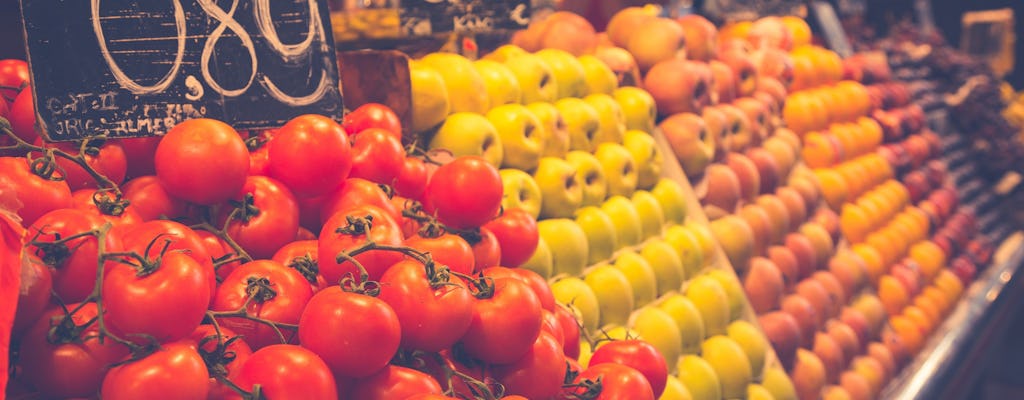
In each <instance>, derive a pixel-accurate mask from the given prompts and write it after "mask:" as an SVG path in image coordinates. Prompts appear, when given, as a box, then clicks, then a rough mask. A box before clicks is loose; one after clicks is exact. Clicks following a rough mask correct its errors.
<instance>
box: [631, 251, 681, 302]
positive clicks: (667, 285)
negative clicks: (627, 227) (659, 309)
mask: <svg viewBox="0 0 1024 400" xmlns="http://www.w3.org/2000/svg"><path fill="white" fill-rule="evenodd" d="M640 256H641V257H643V258H644V260H646V261H647V264H648V265H650V266H651V269H652V270H654V276H655V278H657V280H658V296H664V295H665V294H666V293H669V292H671V291H673V290H679V287H680V286H682V284H683V279H685V278H686V270H685V269H683V260H682V259H680V258H679V254H678V253H676V249H675V248H673V247H672V245H670V244H668V242H666V241H665V240H663V239H660V238H655V239H652V240H650V241H648V242H647V243H644V246H643V248H642V249H641V250H640Z"/></svg>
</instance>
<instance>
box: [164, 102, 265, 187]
mask: <svg viewBox="0 0 1024 400" xmlns="http://www.w3.org/2000/svg"><path fill="white" fill-rule="evenodd" d="M154 166H155V168H156V176H157V177H158V178H160V184H161V185H163V187H164V189H165V190H167V193H169V194H171V195H172V196H174V197H178V198H180V199H184V200H187V201H190V202H193V203H197V204H202V205H213V204H217V203H221V202H224V201H227V200H228V199H230V198H231V197H232V196H235V195H236V194H238V191H239V190H241V189H242V186H243V185H244V184H245V177H246V175H248V173H249V150H248V149H247V148H246V147H245V142H243V141H242V137H241V136H239V135H238V132H236V131H235V130H234V128H232V127H231V126H229V125H228V124H225V123H223V122H220V121H217V120H213V119H208V118H197V119H190V120H188V121H185V122H182V123H180V124H178V125H175V126H174V128H171V130H170V131H169V132H167V134H165V135H164V137H163V140H161V141H160V144H159V145H158V146H157V148H156V158H155V161H154Z"/></svg>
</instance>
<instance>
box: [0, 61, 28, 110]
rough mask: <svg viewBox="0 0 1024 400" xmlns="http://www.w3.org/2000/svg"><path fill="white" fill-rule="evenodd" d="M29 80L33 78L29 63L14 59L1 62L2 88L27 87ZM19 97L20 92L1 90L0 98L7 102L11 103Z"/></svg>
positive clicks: (0, 82)
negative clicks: (30, 73)
mask: <svg viewBox="0 0 1024 400" xmlns="http://www.w3.org/2000/svg"><path fill="white" fill-rule="evenodd" d="M29 79H31V76H30V75H29V71H28V63H27V62H25V61H24V60H17V59H13V58H8V59H6V60H0V86H9V87H12V88H20V87H22V85H27V84H28V83H29ZM26 88H27V87H26ZM17 95H18V91H17V90H15V89H0V98H2V99H3V101H5V102H8V103H9V102H10V101H11V100H10V99H13V98H14V97H15V96H17Z"/></svg>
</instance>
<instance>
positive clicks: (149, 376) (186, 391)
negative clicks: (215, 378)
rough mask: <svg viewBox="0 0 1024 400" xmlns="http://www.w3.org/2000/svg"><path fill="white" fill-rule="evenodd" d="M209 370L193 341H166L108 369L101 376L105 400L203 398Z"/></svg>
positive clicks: (101, 394) (206, 391)
mask: <svg viewBox="0 0 1024 400" xmlns="http://www.w3.org/2000/svg"><path fill="white" fill-rule="evenodd" d="M209 379H210V374H209V371H208V370H207V369H206V364H205V363H203V358H202V357H200V356H199V353H198V352H196V347H195V344H194V343H192V342H191V341H188V340H183V341H179V342H174V343H168V344H165V345H163V346H161V348H160V349H158V350H157V351H156V352H154V353H153V354H150V355H148V356H146V357H145V358H142V359H141V360H138V361H133V362H129V363H127V364H122V365H118V366H116V367H113V368H111V369H110V372H108V373H107V376H106V377H105V378H104V379H103V387H102V389H101V390H100V397H102V398H103V399H104V400H107V399H110V400H122V399H124V400H134V399H152V398H161V397H164V398H166V397H167V396H168V395H169V394H173V395H174V398H178V399H205V398H206V396H207V394H208V393H209V391H210V385H209Z"/></svg>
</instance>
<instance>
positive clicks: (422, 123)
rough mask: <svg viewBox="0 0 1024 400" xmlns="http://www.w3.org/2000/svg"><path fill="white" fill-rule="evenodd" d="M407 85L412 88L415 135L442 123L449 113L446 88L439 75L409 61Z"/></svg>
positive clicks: (411, 127) (412, 122)
mask: <svg viewBox="0 0 1024 400" xmlns="http://www.w3.org/2000/svg"><path fill="white" fill-rule="evenodd" d="M409 84H410V86H411V88H412V90H411V91H412V93H411V96H410V97H411V98H410V102H411V103H412V115H411V124H410V126H409V129H410V130H412V131H413V132H416V133H422V132H426V131H428V130H430V129H433V128H434V127H436V126H438V125H440V124H441V123H442V122H444V119H445V117H447V116H448V114H449V113H450V112H451V103H450V102H449V99H448V87H446V86H445V84H444V78H443V77H441V73H440V72H437V71H436V70H434V69H433V68H430V67H427V66H425V65H423V64H421V63H420V62H418V61H415V60H410V61H409Z"/></svg>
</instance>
